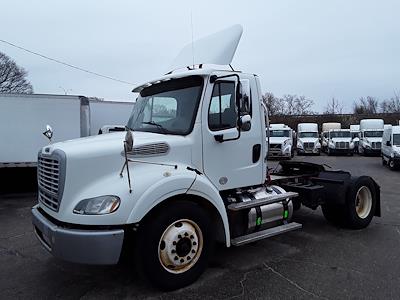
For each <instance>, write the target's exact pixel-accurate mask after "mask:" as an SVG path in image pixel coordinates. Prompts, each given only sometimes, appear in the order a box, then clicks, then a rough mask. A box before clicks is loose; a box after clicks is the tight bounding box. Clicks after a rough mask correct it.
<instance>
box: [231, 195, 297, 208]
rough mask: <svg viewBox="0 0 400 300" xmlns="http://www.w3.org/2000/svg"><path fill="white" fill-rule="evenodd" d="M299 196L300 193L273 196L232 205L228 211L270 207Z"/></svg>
mask: <svg viewBox="0 0 400 300" xmlns="http://www.w3.org/2000/svg"><path fill="white" fill-rule="evenodd" d="M297 196H299V194H298V193H295V192H286V193H283V194H277V195H272V196H269V197H265V198H262V199H256V200H251V201H245V202H237V203H231V204H229V205H228V209H229V210H233V211H237V210H242V209H248V208H253V207H257V206H263V205H268V204H272V203H278V202H282V201H284V200H286V199H290V198H295V197H297Z"/></svg>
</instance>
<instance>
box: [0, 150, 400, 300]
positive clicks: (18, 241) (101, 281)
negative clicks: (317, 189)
mask: <svg viewBox="0 0 400 300" xmlns="http://www.w3.org/2000/svg"><path fill="white" fill-rule="evenodd" d="M295 159H296V160H306V161H312V162H317V163H325V164H327V165H329V166H331V167H332V168H334V169H344V170H349V171H351V172H352V174H353V175H370V176H372V177H373V178H374V179H375V180H376V181H377V182H378V183H379V185H380V186H381V206H382V217H381V218H374V219H373V220H372V223H371V225H370V226H369V227H368V228H366V229H364V230H347V229H340V228H336V227H334V226H332V225H330V224H328V223H327V222H326V220H325V219H324V217H323V215H322V212H321V210H320V209H318V210H316V211H313V210H310V209H304V208H302V209H301V210H300V211H298V212H297V214H296V215H295V221H297V222H299V223H302V224H303V229H301V230H299V231H294V232H290V233H288V234H284V235H281V236H276V237H273V238H270V239H267V240H263V241H260V242H257V243H254V244H250V245H246V246H242V247H237V248H235V247H232V248H230V249H226V248H224V247H217V249H216V253H215V255H214V257H213V259H212V261H211V263H210V266H209V268H208V269H207V271H206V272H205V273H204V274H203V275H202V276H201V278H200V279H199V280H198V281H197V282H196V283H194V284H192V285H191V286H189V287H186V288H184V289H181V290H178V291H174V292H170V293H164V292H160V291H158V290H156V289H154V288H152V287H151V286H149V285H148V284H147V283H145V282H143V281H141V280H140V279H138V278H137V276H136V274H135V273H134V272H133V269H132V267H131V266H130V265H117V266H111V267H93V266H84V265H76V264H70V263H66V262H62V261H59V260H56V259H54V258H53V257H52V256H51V255H50V254H48V253H47V252H46V251H45V250H44V249H43V248H42V247H41V246H40V244H39V242H38V241H37V240H36V238H35V237H34V235H33V232H32V225H31V218H30V208H31V207H32V206H33V205H34V204H35V203H36V194H35V192H29V191H24V192H23V193H21V192H20V193H15V192H14V193H9V192H8V193H6V194H4V193H3V194H2V195H0V229H1V230H0V299H8V298H9V299H15V298H30V299H39V298H40V299H43V298H52V299H53V298H71V299H76V298H83V299H99V298H102V299H110V298H138V299H142V298H168V299H171V298H174V299H187V298H191V299H206V298H209V299H212V298H217V299H234V298H235V299H248V298H251V299H257V298H258V299H281V298H296V299H310V298H323V299H343V298H355V299H398V298H399V295H400V250H399V248H400V191H399V189H400V187H399V185H400V171H397V172H393V171H390V170H389V169H388V168H386V167H383V166H382V165H381V159H380V158H379V157H358V156H354V157H343V156H340V157H333V156H330V157H328V156H320V157H317V156H313V157H308V156H307V157H301V156H299V157H295ZM271 164H276V162H272V163H271ZM25 180H28V179H25ZM2 183H3V184H4V181H2ZM20 183H21V182H20ZM21 184H22V183H21Z"/></svg>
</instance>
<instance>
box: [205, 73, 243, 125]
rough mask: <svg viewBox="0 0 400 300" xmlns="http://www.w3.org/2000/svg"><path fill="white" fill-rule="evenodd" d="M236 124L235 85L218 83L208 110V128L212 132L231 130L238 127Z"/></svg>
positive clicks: (229, 82)
mask: <svg viewBox="0 0 400 300" xmlns="http://www.w3.org/2000/svg"><path fill="white" fill-rule="evenodd" d="M236 122H237V109H236V103H235V83H234V82H232V81H219V82H216V83H215V84H214V88H213V93H212V97H211V102H210V107H209V109H208V127H209V128H210V129H211V130H212V131H217V130H222V129H229V128H234V127H236Z"/></svg>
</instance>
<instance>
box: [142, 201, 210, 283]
mask: <svg viewBox="0 0 400 300" xmlns="http://www.w3.org/2000/svg"><path fill="white" fill-rule="evenodd" d="M213 243H214V234H213V231H212V226H211V218H210V216H209V214H208V213H207V212H206V211H205V210H204V209H203V208H202V207H201V206H199V205H198V204H196V203H193V202H187V201H182V202H176V203H172V204H169V205H168V206H166V207H163V208H162V209H160V210H158V211H156V212H155V213H154V214H151V215H150V217H147V218H146V219H145V220H144V222H143V224H140V226H139V230H138V235H137V239H136V241H135V248H136V249H135V260H136V265H137V267H138V269H139V273H140V274H141V275H142V276H144V277H145V279H147V280H148V281H150V283H152V284H153V285H155V286H157V287H158V288H160V289H163V290H175V289H178V288H182V287H184V286H187V285H189V284H191V283H192V282H194V281H196V280H197V278H198V277H199V276H200V275H201V274H202V273H203V271H204V270H205V269H206V267H207V263H208V258H209V255H210V252H211V251H212V248H213Z"/></svg>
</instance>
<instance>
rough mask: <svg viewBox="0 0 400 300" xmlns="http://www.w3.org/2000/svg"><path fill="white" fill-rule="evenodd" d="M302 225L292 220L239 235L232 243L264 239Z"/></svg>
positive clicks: (243, 243) (234, 244)
mask: <svg viewBox="0 0 400 300" xmlns="http://www.w3.org/2000/svg"><path fill="white" fill-rule="evenodd" d="M301 227H302V225H301V224H299V223H296V222H291V223H287V224H283V225H280V226H276V227H272V228H269V229H265V230H261V231H257V232H254V233H250V234H247V235H243V236H239V237H237V238H234V239H232V240H231V244H232V245H233V246H241V245H245V244H248V243H252V242H255V241H259V240H262V239H265V238H269V237H272V236H275V235H278V234H282V233H285V232H289V231H292V230H296V229H300V228H301Z"/></svg>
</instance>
